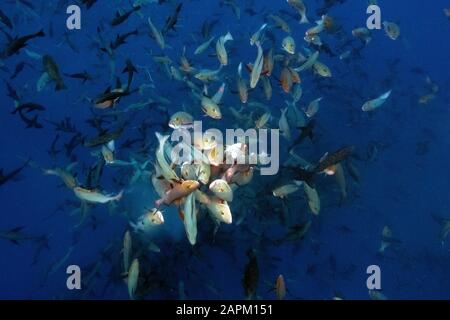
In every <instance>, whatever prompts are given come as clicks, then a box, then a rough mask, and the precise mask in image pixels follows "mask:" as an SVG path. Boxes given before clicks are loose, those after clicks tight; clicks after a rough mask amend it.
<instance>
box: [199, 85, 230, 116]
mask: <svg viewBox="0 0 450 320" xmlns="http://www.w3.org/2000/svg"><path fill="white" fill-rule="evenodd" d="M224 92H225V83H222V85H221V86H220V87H219V89H218V90H217V92H216V94H215V95H214V96H213V97H212V98H210V97H208V96H207V95H206V94H205V93H204V94H203V96H202V97H201V106H202V110H203V112H204V113H205V114H206V115H207V116H208V117H210V118H212V119H215V120H220V119H222V112H221V111H220V107H219V103H220V101H221V100H222V96H223V93H224Z"/></svg>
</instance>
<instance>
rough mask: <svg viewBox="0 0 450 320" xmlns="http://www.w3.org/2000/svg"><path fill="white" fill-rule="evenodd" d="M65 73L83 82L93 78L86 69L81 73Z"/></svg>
mask: <svg viewBox="0 0 450 320" xmlns="http://www.w3.org/2000/svg"><path fill="white" fill-rule="evenodd" d="M64 75H65V76H67V77H70V78H74V79H80V80H81V81H82V82H83V83H85V82H86V81H88V80H92V76H91V75H90V74H89V73H88V72H87V71H86V70H85V71H83V72H80V73H65V74H64Z"/></svg>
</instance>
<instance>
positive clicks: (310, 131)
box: [289, 119, 316, 152]
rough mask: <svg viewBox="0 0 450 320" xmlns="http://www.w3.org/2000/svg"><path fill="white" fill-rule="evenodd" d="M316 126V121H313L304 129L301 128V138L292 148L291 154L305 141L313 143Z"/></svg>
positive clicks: (296, 140) (290, 149)
mask: <svg viewBox="0 0 450 320" xmlns="http://www.w3.org/2000/svg"><path fill="white" fill-rule="evenodd" d="M315 126H316V120H314V119H312V120H311V121H309V122H308V124H307V125H306V126H304V127H300V128H299V129H300V130H301V133H300V136H299V137H298V138H297V139H295V141H294V142H293V143H292V145H291V147H290V148H289V152H291V151H292V150H293V149H294V148H295V147H296V146H298V145H299V144H300V143H302V142H303V140H305V138H309V139H310V140H311V141H312V139H313V138H314V128H315Z"/></svg>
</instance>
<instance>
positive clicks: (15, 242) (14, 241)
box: [9, 239, 20, 245]
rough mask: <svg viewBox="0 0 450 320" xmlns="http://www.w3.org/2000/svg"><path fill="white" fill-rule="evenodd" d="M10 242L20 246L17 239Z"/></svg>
mask: <svg viewBox="0 0 450 320" xmlns="http://www.w3.org/2000/svg"><path fill="white" fill-rule="evenodd" d="M9 241H10V242H12V243H14V244H15V245H19V244H20V243H19V241H17V240H15V239H9Z"/></svg>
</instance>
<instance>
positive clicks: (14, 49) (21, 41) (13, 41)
mask: <svg viewBox="0 0 450 320" xmlns="http://www.w3.org/2000/svg"><path fill="white" fill-rule="evenodd" d="M39 37H45V33H44V30H41V31H39V32H36V33H32V34H29V35H26V36H23V37H20V38H18V37H16V38H12V37H10V36H9V39H8V40H9V44H8V46H7V47H6V49H5V51H4V55H5V56H6V57H10V56H12V55H13V54H18V53H19V51H20V49H23V48H25V47H26V45H27V42H28V41H30V40H31V39H34V38H39Z"/></svg>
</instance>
